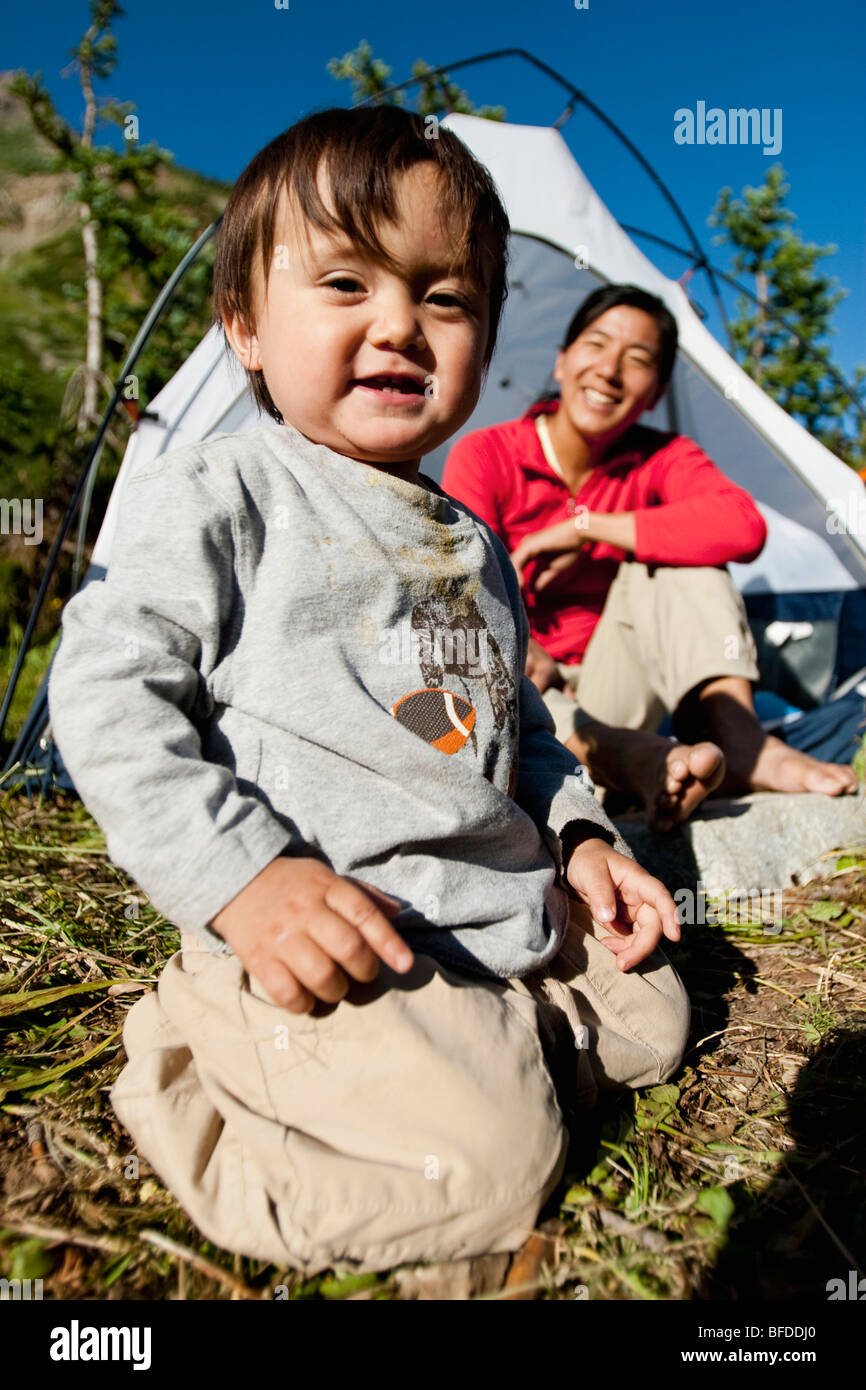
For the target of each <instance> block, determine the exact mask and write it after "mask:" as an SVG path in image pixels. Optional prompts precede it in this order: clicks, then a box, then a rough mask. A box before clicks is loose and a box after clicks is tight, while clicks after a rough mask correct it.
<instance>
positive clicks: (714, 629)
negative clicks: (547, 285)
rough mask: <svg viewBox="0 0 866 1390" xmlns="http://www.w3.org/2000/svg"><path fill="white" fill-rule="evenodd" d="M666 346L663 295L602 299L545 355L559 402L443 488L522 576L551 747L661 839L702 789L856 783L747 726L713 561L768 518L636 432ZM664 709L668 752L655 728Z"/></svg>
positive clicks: (681, 442)
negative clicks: (640, 810) (631, 804)
mask: <svg viewBox="0 0 866 1390" xmlns="http://www.w3.org/2000/svg"><path fill="white" fill-rule="evenodd" d="M676 350H677V328H676V322H675V320H674V318H673V316H672V315H671V314H670V313H669V311H668V310H667V308H666V307H665V305H664V304H663V303H662V301H661V300H660V299H658V298H656V296H655V295H651V294H648V293H647V292H646V291H644V290H641V289H638V288H637V287H636V286H634V285H606V286H603V287H602V288H601V289H598V290H596V291H594V293H593V294H591V295H590V296H589V297H588V298H587V299H586V300H585V301H584V303H583V304H582V305H581V306H580V308H579V309H578V311H577V313H576V314H575V316H574V318H573V319H572V321H571V324H570V325H569V328H568V331H567V333H566V336H565V341H564V343H563V344H562V347H561V348H560V350H559V353H558V355H557V358H556V364H555V367H554V372H553V375H554V378H555V380H556V381H557V382H559V384H560V395H559V397H552V398H551V397H547V398H543V399H542V400H541V401H539V402H536V404H535V406H533V407H531V408H530V410H529V411H528V412H527V413H526V415H524V416H523V417H522V418H521V419H519V420H511V421H508V422H506V423H505V424H502V425H494V426H492V427H491V428H489V429H485V430H477V431H475V432H474V433H472V434H468V435H465V436H464V437H463V439H461V440H459V441H458V443H457V444H456V445H455V447H454V448H453V449H452V451H451V453H450V455H449V458H448V462H447V464H446V467H445V473H444V476H443V480H442V485H443V487H444V489H445V490H446V491H447V492H449V493H451V494H452V496H454V497H456V498H457V499H458V500H459V501H461V502H464V503H465V504H466V505H467V506H468V507H470V508H471V509H472V510H473V511H474V512H476V513H477V514H478V515H479V516H481V517H482V518H483V519H484V520H485V521H486V522H487V523H488V524H489V525H490V526H491V527H492V529H493V530H494V531H495V532H496V533H497V534H498V535H499V537H500V538H501V540H502V541H503V542H504V543H505V545H506V546H507V547H508V549H509V551H510V552H511V555H512V559H513V561H514V564H515V566H516V567H517V569H518V572H519V573H520V574H521V580H522V583H523V586H524V593H525V597H526V604H527V611H528V614H529V621H530V631H531V640H530V645H529V654H528V660H527V668H526V670H527V675H528V676H529V677H530V679H531V680H532V681H533V682H534V683H535V684H536V685H537V687H538V688H539V690H540V691H541V692H542V694H543V695H544V698H545V701H546V703H547V704H548V707H549V708H550V710H551V713H552V714H553V717H554V720H555V723H556V730H557V734H558V735H559V737H560V738H561V739H562V741H563V742H564V743H565V744H566V745H567V747H568V748H570V749H571V751H572V752H573V753H574V754H575V755H576V756H577V757H578V758H579V760H580V761H581V762H582V763H583V764H584V765H585V766H586V767H587V768H588V770H589V772H590V775H591V776H592V778H593V779H594V780H595V781H596V782H598V783H599V784H600V785H601V786H603V787H605V788H608V789H610V790H612V791H615V792H618V793H622V794H623V796H624V797H625V798H626V799H627V800H628V801H634V800H637V801H638V802H639V804H641V805H643V806H645V807H646V809H647V812H648V815H649V819H650V823H651V824H653V825H654V827H655V828H656V829H659V830H666V829H669V828H670V827H671V826H672V825H673V824H674V823H675V822H676V821H679V820H683V819H685V818H686V817H687V816H688V815H690V814H691V812H692V811H693V810H694V809H695V807H696V806H697V805H698V804H699V802H700V801H701V800H702V799H703V798H704V797H705V796H707V795H708V794H709V793H710V792H711V791H715V790H721V791H724V792H726V793H730V794H734V795H735V794H740V793H744V792H749V791H784V792H804V791H811V792H823V793H825V794H826V795H828V796H838V795H840V794H842V793H844V792H848V791H856V790H857V778H856V775H855V773H854V771H853V769H852V768H850V767H844V766H841V765H839V764H835V763H821V762H818V761H817V760H816V759H814V758H810V757H809V756H808V755H807V754H805V753H801V752H799V751H797V750H795V749H791V748H789V747H788V746H787V745H786V744H785V743H783V742H781V740H779V739H777V738H774V737H772V736H771V735H768V734H765V733H764V731H763V729H762V728H761V725H760V723H759V721H758V719H757V717H756V715H755V709H754V703H753V700H752V685H753V683H754V682H756V681H757V680H758V667H757V664H756V655H757V653H756V649H755V644H754V640H753V638H752V635H751V632H750V630H749V626H748V621H747V618H746V612H745V607H744V605H743V601H742V598H741V597H740V595H739V593H738V591H737V589H736V588H735V586H734V584H733V581H732V580H731V578H730V575H729V574H728V571H727V569H726V568H725V566H726V565H727V564H728V563H729V562H730V561H740V562H748V561H750V560H753V559H755V557H756V556H757V555H758V554H759V553H760V551H761V549H762V548H763V545H764V541H765V539H766V525H765V523H764V520H763V518H762V516H761V514H760V512H759V511H758V509H757V507H756V506H755V504H754V502H753V501H752V498H751V497H750V496H749V494H748V493H747V492H745V491H744V490H743V489H742V488H738V487H736V486H735V485H734V484H733V483H731V482H730V481H729V480H728V479H727V478H726V477H725V476H724V474H722V473H721V472H720V471H719V469H717V468H716V466H715V465H714V464H713V463H712V462H711V461H710V459H709V458H707V456H706V454H704V453H703V451H702V450H701V449H700V448H699V447H698V445H697V444H695V442H694V441H693V440H691V439H687V438H686V437H685V436H683V435H676V434H670V433H663V432H661V431H659V430H654V429H650V428H648V427H646V426H643V425H640V424H639V423H638V421H639V419H640V417H641V416H642V415H643V414H644V413H645V412H646V411H648V410H651V409H652V408H653V406H655V405H656V404H657V402H658V401H659V400H660V399H661V397H662V396H663V394H664V391H665V388H666V386H667V383H668V381H669V380H670V376H671V372H672V371H673V365H674V360H675V357H676ZM665 712H669V713H670V714H671V716H672V720H673V728H674V732H675V735H676V739H675V740H674V741H671V740H670V739H668V738H664V737H662V736H661V735H659V734H657V733H656V732H655V731H656V730H657V729H658V726H659V724H660V723H661V721H662V719H663V717H664V714H665Z"/></svg>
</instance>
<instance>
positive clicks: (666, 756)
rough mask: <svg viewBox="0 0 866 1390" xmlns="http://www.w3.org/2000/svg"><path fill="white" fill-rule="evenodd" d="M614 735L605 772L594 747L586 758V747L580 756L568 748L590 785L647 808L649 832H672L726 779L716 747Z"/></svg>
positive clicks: (632, 734)
mask: <svg viewBox="0 0 866 1390" xmlns="http://www.w3.org/2000/svg"><path fill="white" fill-rule="evenodd" d="M582 732H583V733H584V734H585V733H586V728H585V727H584V729H583V731H582ZM616 734H617V736H618V745H619V746H618V753H617V756H616V760H615V765H614V760H613V759H612V758H605V759H604V761H605V764H606V766H605V767H604V768H602V767H600V766H599V762H598V755H599V753H600V751H601V750H600V749H598V748H597V747H594V748H593V749H592V751H591V753H589V756H588V750H587V747H586V745H584V746H583V747H582V748H580V750H578V747H577V745H576V744H575V743H573V741H572V739H568V741H567V743H566V747H568V748H570V749H571V751H572V752H573V753H575V754H576V756H577V757H578V758H580V759H581V761H582V762H585V763H586V765H587V766H588V769H589V774H590V776H591V777H592V778H593V780H594V781H598V782H600V783H601V784H602V786H610V787H613V788H614V790H616V791H621V792H627V793H631V794H633V795H634V796H635V799H636V800H638V801H640V803H641V804H642V805H643V806H644V807H645V809H646V813H647V822H648V824H649V826H650V828H651V829H652V830H656V831H664V830H670V829H671V827H672V826H674V825H676V824H677V823H678V822H679V821H684V820H687V819H688V817H689V816H690V815H691V814H692V812H693V811H694V810H695V809H696V808H697V807H698V806H699V805H700V803H701V802H702V801H703V800H704V797H706V796H709V795H710V793H711V792H713V791H715V790H716V788H717V787H718V786H719V784H720V782H721V781H722V778H723V777H724V775H725V755H724V753H723V752H722V750H721V748H719V746H718V744H716V743H694V744H689V743H672V742H671V740H670V739H669V738H664V737H663V736H662V735H661V734H650V733H646V732H637V731H635V730H631V729H618V730H616ZM593 754H594V755H595V756H593ZM605 773H607V774H608V775H605Z"/></svg>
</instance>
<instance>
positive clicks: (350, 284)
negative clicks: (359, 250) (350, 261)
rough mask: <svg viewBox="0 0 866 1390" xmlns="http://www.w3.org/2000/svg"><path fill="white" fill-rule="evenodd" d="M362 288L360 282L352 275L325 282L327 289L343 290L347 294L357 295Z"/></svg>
mask: <svg viewBox="0 0 866 1390" xmlns="http://www.w3.org/2000/svg"><path fill="white" fill-rule="evenodd" d="M360 288H361V282H360V280H356V279H355V278H354V276H352V275H341V276H339V278H338V279H336V280H326V281H325V289H327V290H343V291H345V293H346V294H355V293H356V292H357V291H358V290H359V289H360Z"/></svg>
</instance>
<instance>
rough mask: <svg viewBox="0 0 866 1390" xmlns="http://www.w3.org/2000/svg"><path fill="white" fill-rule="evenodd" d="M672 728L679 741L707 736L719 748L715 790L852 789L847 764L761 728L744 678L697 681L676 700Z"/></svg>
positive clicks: (852, 774)
mask: <svg viewBox="0 0 866 1390" xmlns="http://www.w3.org/2000/svg"><path fill="white" fill-rule="evenodd" d="M674 719H675V722H674V727H675V728H676V730H677V732H678V734H679V735H680V736H681V737H682V738H683V739H685V740H688V739H691V738H711V739H714V740H715V742H716V743H718V744H719V746H720V747H721V748H722V749H723V750H724V754H725V763H726V766H727V773H726V776H725V779H724V781H723V783H722V784H721V787H720V790H721V791H722V792H724V793H727V794H728V795H729V796H738V795H742V794H743V792H820V793H822V794H823V795H824V796H843V795H845V794H846V793H848V792H856V791H857V790H858V782H857V774H856V772H855V771H854V769H853V767H850V766H845V765H844V764H842V763H824V762H819V761H818V759H817V758H810V757H809V754H808V753H802V752H800V750H799V749H798V748H789V747H788V745H787V744H786V743H784V742H783V741H782V739H780V738H776V737H775V736H774V735H773V734H768V733H765V732H764V730H763V729H762V728H761V725H760V722H759V720H758V717H757V715H756V714H755V704H754V700H753V699H752V686H751V683H750V681H748V680H744V679H743V678H742V677H741V676H728V675H726V676H718V677H716V679H714V680H708V681H704V682H702V684H701V685H699V686H697V687H696V689H694V690H692V691H690V692H689V693H688V694H687V695H686V697H685V698H684V700H682V701H681V703H680V705H679V707H678V708H677V711H676V714H675V716H674Z"/></svg>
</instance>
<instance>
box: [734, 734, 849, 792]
mask: <svg viewBox="0 0 866 1390" xmlns="http://www.w3.org/2000/svg"><path fill="white" fill-rule="evenodd" d="M725 782H726V786H727V785H728V784H730V788H731V790H736V789H739V790H740V791H742V790H743V788H744V787H745V788H746V789H747V790H749V791H753V792H820V793H822V794H823V795H824V796H845V795H846V794H848V793H850V792H856V791H859V783H858V781H857V774H856V772H855V771H854V769H853V767H845V766H844V765H843V764H842V763H822V762H819V761H818V759H817V758H810V757H809V754H808V753H801V752H800V751H799V749H797V748H789V747H788V745H787V744H786V743H783V742H782V740H781V739H778V738H775V737H774V736H773V735H772V734H767V735H765V739H764V743H763V745H762V747H761V748H760V750H759V752H758V755H757V758H756V759H755V761H754V764H753V766H752V767H751V768H749V769H748V770H747V769H745V768H743V769H738V768H736V767H732V768H731V770H730V773H729V776H728V777H727V778H726V779H725Z"/></svg>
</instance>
